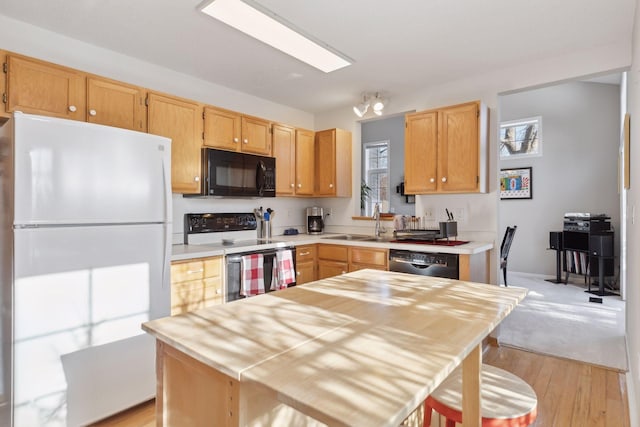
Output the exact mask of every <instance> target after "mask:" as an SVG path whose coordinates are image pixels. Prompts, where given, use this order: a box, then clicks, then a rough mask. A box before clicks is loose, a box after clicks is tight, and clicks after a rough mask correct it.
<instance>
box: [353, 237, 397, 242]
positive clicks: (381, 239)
mask: <svg viewBox="0 0 640 427" xmlns="http://www.w3.org/2000/svg"><path fill="white" fill-rule="evenodd" d="M358 240H359V241H361V242H388V241H389V240H391V239H390V238H389V237H382V236H380V237H374V236H367V237H366V238H364V239H358Z"/></svg>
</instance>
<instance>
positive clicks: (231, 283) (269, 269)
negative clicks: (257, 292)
mask: <svg viewBox="0 0 640 427" xmlns="http://www.w3.org/2000/svg"><path fill="white" fill-rule="evenodd" d="M282 250H290V251H291V254H292V256H293V265H294V269H295V264H296V250H295V248H294V247H282V248H278V249H267V250H263V251H253V252H243V253H238V254H232V255H227V256H226V257H225V259H226V265H225V268H226V274H225V277H226V283H225V289H226V291H225V302H230V301H235V300H237V299H242V298H246V297H244V296H242V295H240V281H241V278H242V276H241V275H242V257H243V256H244V255H249V254H255V253H261V254H262V255H263V256H264V267H263V271H264V290H265V292H271V281H272V279H273V263H274V262H275V259H276V252H278V251H282ZM291 286H295V283H290V284H289V287H291Z"/></svg>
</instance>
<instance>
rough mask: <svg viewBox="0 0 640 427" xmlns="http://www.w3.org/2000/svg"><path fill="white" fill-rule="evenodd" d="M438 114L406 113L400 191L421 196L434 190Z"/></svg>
mask: <svg viewBox="0 0 640 427" xmlns="http://www.w3.org/2000/svg"><path fill="white" fill-rule="evenodd" d="M437 119H438V113H437V112H436V111H427V112H422V113H415V114H407V116H406V118H405V128H406V132H405V143H404V173H405V176H404V191H405V193H407V194H423V193H430V192H433V191H436V189H437V183H436V179H437V174H436V172H437V171H436V165H437V162H436V156H437V153H438V152H437V149H438V120H437Z"/></svg>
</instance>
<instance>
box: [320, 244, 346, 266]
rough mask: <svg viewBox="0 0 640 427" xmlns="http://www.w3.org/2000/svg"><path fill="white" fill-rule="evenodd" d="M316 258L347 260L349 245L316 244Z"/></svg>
mask: <svg viewBox="0 0 640 427" xmlns="http://www.w3.org/2000/svg"><path fill="white" fill-rule="evenodd" d="M318 259H325V260H332V261H344V262H345V263H346V262H348V261H349V247H348V246H342V245H324V244H320V245H318Z"/></svg>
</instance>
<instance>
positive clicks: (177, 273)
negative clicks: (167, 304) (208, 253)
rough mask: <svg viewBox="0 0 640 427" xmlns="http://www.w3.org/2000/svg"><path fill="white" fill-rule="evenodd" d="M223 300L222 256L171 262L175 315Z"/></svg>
mask: <svg viewBox="0 0 640 427" xmlns="http://www.w3.org/2000/svg"><path fill="white" fill-rule="evenodd" d="M222 302H223V300H222V257H220V256H217V257H210V258H197V259H190V260H185V261H174V262H172V263H171V315H172V316H173V315H176V314H181V313H186V312H188V311H193V310H198V309H201V308H204V307H209V306H212V305H217V304H222Z"/></svg>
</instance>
